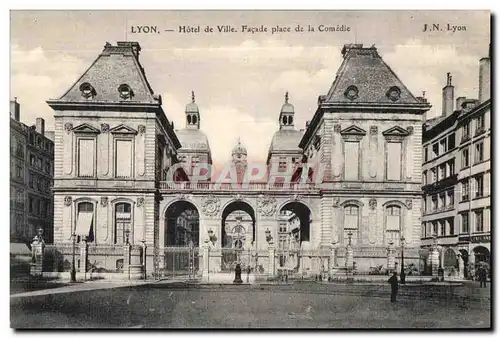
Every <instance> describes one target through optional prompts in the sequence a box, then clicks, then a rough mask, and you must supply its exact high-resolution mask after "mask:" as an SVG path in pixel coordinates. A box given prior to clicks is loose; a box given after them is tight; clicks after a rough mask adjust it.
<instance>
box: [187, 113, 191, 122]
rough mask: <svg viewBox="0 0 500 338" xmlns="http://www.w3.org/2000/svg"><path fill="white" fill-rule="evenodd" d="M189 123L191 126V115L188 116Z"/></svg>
mask: <svg viewBox="0 0 500 338" xmlns="http://www.w3.org/2000/svg"><path fill="white" fill-rule="evenodd" d="M187 121H188V124H191V115H188V116H187Z"/></svg>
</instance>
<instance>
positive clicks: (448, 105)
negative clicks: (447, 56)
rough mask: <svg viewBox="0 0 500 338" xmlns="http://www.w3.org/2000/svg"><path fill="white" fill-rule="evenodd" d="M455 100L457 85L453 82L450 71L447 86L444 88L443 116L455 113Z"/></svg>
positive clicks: (447, 76) (447, 75)
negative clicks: (454, 85)
mask: <svg viewBox="0 0 500 338" xmlns="http://www.w3.org/2000/svg"><path fill="white" fill-rule="evenodd" d="M454 101H455V87H453V85H452V84H451V75H450V73H447V74H446V87H444V88H443V107H442V108H443V116H444V117H446V116H450V115H451V114H452V113H453V103H454Z"/></svg>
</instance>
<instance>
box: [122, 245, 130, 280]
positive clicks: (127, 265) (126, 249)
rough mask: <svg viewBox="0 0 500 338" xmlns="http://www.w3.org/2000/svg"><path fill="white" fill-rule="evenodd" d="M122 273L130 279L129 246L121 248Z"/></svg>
mask: <svg viewBox="0 0 500 338" xmlns="http://www.w3.org/2000/svg"><path fill="white" fill-rule="evenodd" d="M123 272H124V273H125V274H126V275H127V276H128V277H127V278H130V245H129V244H125V245H124V246H123Z"/></svg>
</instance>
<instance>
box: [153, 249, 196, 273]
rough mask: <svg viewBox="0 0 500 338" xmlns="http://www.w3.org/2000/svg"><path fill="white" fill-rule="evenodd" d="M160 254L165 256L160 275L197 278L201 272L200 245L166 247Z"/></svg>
mask: <svg viewBox="0 0 500 338" xmlns="http://www.w3.org/2000/svg"><path fill="white" fill-rule="evenodd" d="M158 254H159V255H160V256H162V257H159V259H158V260H159V261H161V260H162V259H161V258H163V267H160V268H159V270H160V271H159V273H158V275H159V277H167V278H186V279H196V278H197V277H198V275H199V273H200V271H199V267H200V248H199V247H164V248H163V249H160V250H159V252H158Z"/></svg>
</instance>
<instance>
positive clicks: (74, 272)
mask: <svg viewBox="0 0 500 338" xmlns="http://www.w3.org/2000/svg"><path fill="white" fill-rule="evenodd" d="M71 237H73V255H72V259H71V283H76V267H75V250H76V248H75V246H76V234H75V233H74V232H73V234H72V235H71Z"/></svg>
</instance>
